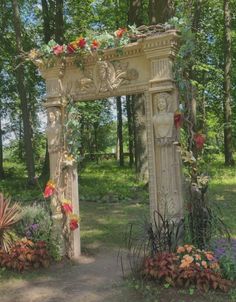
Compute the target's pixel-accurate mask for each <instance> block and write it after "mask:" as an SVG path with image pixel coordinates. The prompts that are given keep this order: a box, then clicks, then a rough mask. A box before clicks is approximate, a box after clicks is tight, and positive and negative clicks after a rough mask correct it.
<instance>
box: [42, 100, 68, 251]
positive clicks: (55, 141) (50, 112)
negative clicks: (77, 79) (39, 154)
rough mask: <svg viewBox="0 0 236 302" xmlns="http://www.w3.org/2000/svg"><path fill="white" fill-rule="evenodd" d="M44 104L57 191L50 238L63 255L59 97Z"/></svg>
mask: <svg viewBox="0 0 236 302" xmlns="http://www.w3.org/2000/svg"><path fill="white" fill-rule="evenodd" d="M44 106H45V107H46V109H47V118H48V123H47V128H46V136H47V140H48V152H49V164H50V179H51V180H53V181H55V182H56V187H57V191H58V193H57V194H55V195H53V196H52V197H51V214H52V223H53V227H52V240H54V241H55V244H57V245H58V247H59V253H60V255H61V256H64V255H65V251H66V248H65V240H64V236H63V225H64V217H63V213H62V210H61V204H60V200H59V195H60V188H61V187H62V178H61V167H60V164H61V163H60V159H61V155H62V152H63V125H62V110H61V108H62V107H61V101H60V98H48V99H47V101H46V103H45V104H44Z"/></svg>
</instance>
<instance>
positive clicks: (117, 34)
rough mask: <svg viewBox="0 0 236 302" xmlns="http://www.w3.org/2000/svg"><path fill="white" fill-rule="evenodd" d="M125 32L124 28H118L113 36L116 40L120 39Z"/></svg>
mask: <svg viewBox="0 0 236 302" xmlns="http://www.w3.org/2000/svg"><path fill="white" fill-rule="evenodd" d="M126 31H127V29H126V28H119V29H117V30H116V31H115V35H116V36H117V38H119V39H120V38H122V36H123V34H124V33H125V32H126Z"/></svg>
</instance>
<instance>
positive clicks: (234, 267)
mask: <svg viewBox="0 0 236 302" xmlns="http://www.w3.org/2000/svg"><path fill="white" fill-rule="evenodd" d="M219 263H220V266H221V268H222V272H223V276H224V277H225V278H226V279H229V280H232V281H235V280H236V262H235V257H234V255H232V253H230V251H228V253H226V255H224V256H222V257H221V258H220V260H219Z"/></svg>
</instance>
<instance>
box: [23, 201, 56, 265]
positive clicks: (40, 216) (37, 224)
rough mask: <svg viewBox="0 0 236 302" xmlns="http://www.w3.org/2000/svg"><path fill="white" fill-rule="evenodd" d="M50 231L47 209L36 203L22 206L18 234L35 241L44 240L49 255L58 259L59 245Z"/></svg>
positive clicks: (50, 225)
mask: <svg viewBox="0 0 236 302" xmlns="http://www.w3.org/2000/svg"><path fill="white" fill-rule="evenodd" d="M51 232H52V220H51V217H50V214H49V210H48V209H46V208H45V207H43V206H41V205H37V204H35V205H32V206H26V207H24V208H23V213H22V220H21V221H20V222H19V223H18V225H17V233H18V235H19V236H20V237H26V238H27V239H29V240H31V241H33V242H35V243H37V242H38V241H44V242H45V243H46V247H47V249H48V251H49V254H50V256H51V257H52V258H53V259H54V260H56V261H58V260H60V259H61V256H60V253H59V247H58V243H57V240H56V239H53V238H52V236H51Z"/></svg>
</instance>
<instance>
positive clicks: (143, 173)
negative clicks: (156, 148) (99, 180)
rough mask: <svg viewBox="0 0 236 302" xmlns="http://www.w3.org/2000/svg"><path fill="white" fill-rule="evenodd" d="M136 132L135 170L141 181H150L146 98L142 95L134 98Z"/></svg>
mask: <svg viewBox="0 0 236 302" xmlns="http://www.w3.org/2000/svg"><path fill="white" fill-rule="evenodd" d="M133 108H134V109H133V112H134V131H135V135H134V138H135V141H134V144H135V168H136V172H137V174H138V178H139V180H141V181H145V182H147V181H148V158H147V131H146V114H145V103H144V98H143V97H142V95H141V94H138V95H135V96H133Z"/></svg>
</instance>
